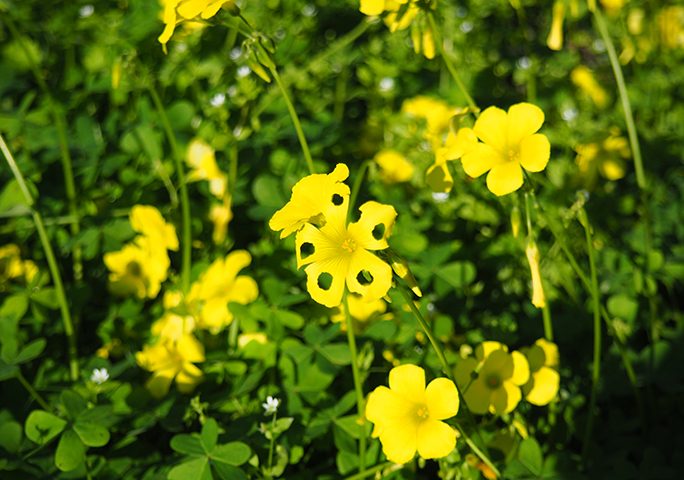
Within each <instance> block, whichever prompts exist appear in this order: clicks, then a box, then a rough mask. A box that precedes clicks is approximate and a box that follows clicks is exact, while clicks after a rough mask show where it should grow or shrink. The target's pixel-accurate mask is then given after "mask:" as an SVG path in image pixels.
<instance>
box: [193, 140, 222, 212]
mask: <svg viewBox="0 0 684 480" xmlns="http://www.w3.org/2000/svg"><path fill="white" fill-rule="evenodd" d="M185 160H186V162H187V163H188V165H190V168H191V169H192V170H191V171H190V174H189V175H188V181H189V182H195V181H198V180H207V181H208V182H209V191H210V192H211V194H212V195H214V196H215V197H216V198H218V199H222V198H224V196H225V194H226V188H227V186H228V176H227V175H226V174H225V173H223V172H222V171H221V169H220V168H219V167H218V164H217V163H216V155H215V153H214V149H213V148H211V147H210V146H209V145H207V144H206V143H205V142H203V141H202V140H199V139H195V140H193V141H192V142H190V145H189V146H188V153H187V156H186V157H185Z"/></svg>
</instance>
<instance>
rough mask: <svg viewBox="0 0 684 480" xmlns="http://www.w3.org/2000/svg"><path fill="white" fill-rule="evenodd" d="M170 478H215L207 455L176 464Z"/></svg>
mask: <svg viewBox="0 0 684 480" xmlns="http://www.w3.org/2000/svg"><path fill="white" fill-rule="evenodd" d="M167 478H168V479H169V480H213V478H214V477H212V476H211V470H210V468H209V460H208V459H207V457H201V458H195V459H193V460H189V461H187V462H183V463H181V464H180V465H178V466H175V467H173V468H172V469H171V471H170V472H169V476H168V477H167Z"/></svg>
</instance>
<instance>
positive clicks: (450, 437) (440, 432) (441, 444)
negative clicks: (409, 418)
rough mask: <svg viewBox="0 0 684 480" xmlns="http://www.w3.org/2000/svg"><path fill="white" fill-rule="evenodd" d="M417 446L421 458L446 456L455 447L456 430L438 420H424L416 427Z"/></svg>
mask: <svg viewBox="0 0 684 480" xmlns="http://www.w3.org/2000/svg"><path fill="white" fill-rule="evenodd" d="M417 446H418V454H420V456H421V457H423V458H442V457H446V456H447V455H449V454H450V453H451V451H452V450H453V449H454V448H455V447H456V431H455V430H454V429H453V428H451V427H450V426H449V425H447V424H446V423H444V422H440V421H439V420H432V419H430V420H426V421H424V422H421V423H420V425H419V427H418V445H417Z"/></svg>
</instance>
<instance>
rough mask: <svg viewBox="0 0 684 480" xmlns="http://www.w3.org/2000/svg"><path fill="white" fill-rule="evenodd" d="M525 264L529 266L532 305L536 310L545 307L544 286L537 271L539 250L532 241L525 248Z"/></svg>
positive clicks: (539, 272)
mask: <svg viewBox="0 0 684 480" xmlns="http://www.w3.org/2000/svg"><path fill="white" fill-rule="evenodd" d="M525 256H526V257H527V263H528V264H529V265H530V275H531V276H532V305H534V306H535V307H537V308H544V307H545V306H546V296H545V295H544V285H543V283H542V276H541V271H540V270H539V249H538V248H537V244H536V242H535V241H534V240H531V241H529V242H528V243H527V247H526V248H525Z"/></svg>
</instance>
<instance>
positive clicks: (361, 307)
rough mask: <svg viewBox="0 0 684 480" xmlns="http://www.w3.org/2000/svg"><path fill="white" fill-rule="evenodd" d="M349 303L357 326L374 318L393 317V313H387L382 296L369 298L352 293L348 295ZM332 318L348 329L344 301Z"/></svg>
mask: <svg viewBox="0 0 684 480" xmlns="http://www.w3.org/2000/svg"><path fill="white" fill-rule="evenodd" d="M347 303H348V305H349V315H351V317H352V321H354V322H356V325H355V327H357V326H360V325H359V324H366V323H368V322H369V321H370V320H374V319H380V318H381V319H389V318H392V314H391V313H389V314H386V315H385V312H386V311H387V303H385V301H384V300H383V299H382V298H373V299H370V300H368V299H366V298H364V297H362V296H361V295H357V294H355V293H350V294H349V295H348V296H347ZM330 320H332V321H333V322H334V323H340V324H341V329H342V330H343V331H345V330H346V329H347V324H346V316H345V313H344V303H341V304H340V305H339V306H338V307H337V311H336V312H335V313H334V314H333V315H332V316H331V317H330ZM354 330H356V328H354Z"/></svg>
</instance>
